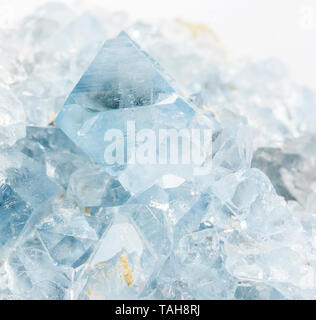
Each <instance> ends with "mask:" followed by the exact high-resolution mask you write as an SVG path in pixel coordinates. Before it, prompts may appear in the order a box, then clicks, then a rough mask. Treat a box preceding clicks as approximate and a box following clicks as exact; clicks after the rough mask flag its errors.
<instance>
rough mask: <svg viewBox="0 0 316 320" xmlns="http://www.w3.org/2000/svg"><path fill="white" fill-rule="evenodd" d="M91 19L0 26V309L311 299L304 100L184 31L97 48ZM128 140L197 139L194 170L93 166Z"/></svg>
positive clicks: (265, 70) (311, 117)
mask: <svg viewBox="0 0 316 320" xmlns="http://www.w3.org/2000/svg"><path fill="white" fill-rule="evenodd" d="M52 12H54V14H51V13H52ZM100 14H101V13H100V12H99V15H100ZM108 17H109V16H108ZM100 21H101V20H100ZM104 21H107V19H103V20H102V23H100V22H99V20H98V18H97V17H96V16H95V15H93V14H91V13H85V14H83V15H80V16H78V17H76V14H75V13H74V12H73V11H72V10H71V9H69V8H67V7H66V6H63V5H56V4H55V5H53V4H50V5H48V6H44V7H42V8H41V9H39V10H37V11H36V12H35V13H34V14H33V16H31V17H29V18H26V19H24V20H23V22H22V24H21V26H20V29H19V30H0V38H1V40H3V41H1V45H0V46H1V48H0V59H1V61H0V68H2V66H3V68H4V72H3V73H1V75H0V82H1V83H0V299H314V298H315V294H316V291H315V290H316V283H315V266H316V255H315V253H316V250H315V248H316V238H315V235H314V233H313V229H314V227H315V221H316V220H315V218H316V216H315V214H316V212H315V204H316V188H315V183H316V178H315V156H314V153H315V152H314V151H313V150H314V149H315V145H316V142H315V130H314V129H315V127H314V126H313V121H315V118H316V117H315V111H314V110H315V109H314V108H313V107H314V105H315V101H316V99H315V93H314V92H312V90H310V89H307V88H302V87H301V86H299V85H296V84H295V83H294V82H292V81H290V80H289V76H288V75H287V74H286V72H285V70H284V69H283V67H282V66H281V65H280V64H279V63H278V62H276V61H275V60H270V61H268V62H263V63H254V62H250V61H248V60H244V61H242V62H238V63H236V62H232V61H228V60H227V59H226V58H225V57H224V49H223V48H222V47H221V45H220V44H219V43H218V41H217V38H216V36H215V35H214V33H213V32H212V31H211V30H209V29H207V28H206V27H204V26H202V25H194V24H190V23H186V22H184V21H182V20H178V21H175V22H172V23H170V24H166V25H158V26H151V25H145V24H141V23H138V24H136V25H132V26H129V27H128V28H127V32H121V33H119V35H118V36H117V37H115V38H113V39H111V40H107V41H106V42H105V43H104V44H103V46H102V42H103V41H104V39H105V38H108V37H109V35H113V33H115V32H118V29H119V28H120V27H121V25H122V20H121V19H114V18H113V17H111V18H109V19H108V21H109V22H108V23H107V22H104ZM115 21H118V22H116V23H115ZM21 30H23V32H22V31H21ZM136 41H137V42H139V44H137V43H136ZM206 44H207V45H206ZM144 49H146V51H147V52H148V53H149V54H151V55H152V56H153V57H154V58H155V59H156V60H158V61H159V62H161V63H162V64H163V65H164V67H165V68H166V69H167V70H168V72H170V74H171V76H169V75H167V73H166V72H165V71H164V70H165V69H163V68H162V67H161V66H160V65H159V64H158V63H157V62H156V61H155V60H154V59H152V58H151V57H150V56H149V55H148V54H147V53H145V52H144ZM94 56H95V58H93V57H94ZM172 78H174V79H176V82H177V83H178V85H176V82H175V81H174V80H172ZM57 113H58V116H57V118H56V114H57ZM131 128H132V131H133V130H134V131H136V132H140V131H142V130H143V132H146V134H147V138H148V137H150V135H149V133H148V132H149V129H150V130H151V133H153V134H154V135H158V134H159V130H161V129H163V130H174V131H177V130H178V131H180V130H188V131H182V132H194V130H209V131H211V135H209V136H204V140H206V143H205V141H204V144H203V147H202V148H201V149H197V147H198V145H199V138H200V137H199V138H197V137H195V138H193V136H192V139H191V140H190V143H191V144H190V146H191V148H192V150H193V151H192V152H191V156H192V154H193V155H196V154H198V153H200V151H201V152H202V151H203V152H202V153H203V155H204V157H203V161H202V162H199V163H198V164H197V163H191V162H190V161H189V163H172V164H170V163H168V161H169V160H170V159H171V155H170V154H169V155H167V156H166V160H168V161H167V163H163V164H161V163H159V162H158V161H156V162H154V163H153V162H150V161H149V163H148V162H146V163H137V161H136V162H135V161H134V162H133V161H129V160H131V158H132V156H131V154H129V153H128V152H127V151H128V149H129V148H130V147H131V145H127V146H124V148H123V154H124V159H123V160H124V161H123V162H122V163H116V162H112V163H109V162H107V161H106V159H107V158H106V156H109V153H107V151H106V150H109V149H108V148H109V146H111V145H112V144H113V141H111V140H110V139H107V138H108V137H107V135H106V133H107V132H108V131H109V130H113V129H114V130H116V133H117V132H118V131H119V132H120V133H121V136H120V137H121V140H122V141H123V140H124V141H126V138H128V137H129V134H130V130H131ZM146 130H147V131H146ZM205 132H206V131H205ZM267 133H269V134H267ZM121 140H118V141H121ZM187 141H188V137H187V136H186V135H185V134H183V136H182V140H181V143H180V144H179V145H180V146H181V147H182V148H184V147H185V145H186V143H187ZM130 142H131V141H130ZM169 142H170V141H168V139H166V138H165V139H162V140H157V141H155V143H153V141H152V140H151V143H150V144H148V143H146V139H144V140H140V141H136V143H135V145H134V146H133V148H132V149H134V151H135V153H136V154H138V153H139V152H141V151H144V150H145V149H146V148H147V151H148V150H149V151H150V150H154V151H153V153H152V154H151V156H152V158H150V157H149V158H148V159H149V160H152V159H153V158H155V160H157V159H158V158H159V157H158V156H159V152H160V150H161V147H167V146H168V143H169ZM116 146H118V144H116ZM145 146H146V148H145ZM115 151H116V152H117V149H116V150H115ZM253 151H254V152H253ZM116 152H115V154H114V155H113V154H112V158H114V159H118V155H117V154H116ZM253 155H254V156H253ZM196 169H200V170H199V171H198V172H199V174H196V172H197V171H196ZM202 169H203V170H202ZM206 169H207V170H206ZM201 173H203V174H201Z"/></svg>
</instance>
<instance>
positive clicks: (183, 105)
mask: <svg viewBox="0 0 316 320" xmlns="http://www.w3.org/2000/svg"><path fill="white" fill-rule="evenodd" d="M170 81H171V79H169V78H168V76H166V75H164V74H163V72H162V70H161V69H160V67H159V65H158V64H157V63H156V62H155V61H154V60H152V59H151V58H150V57H149V56H148V55H147V54H146V53H145V52H143V51H142V50H141V49H140V47H139V46H138V45H137V44H136V43H135V42H134V41H133V40H131V39H130V37H129V36H128V35H127V34H126V33H125V32H121V33H120V34H119V35H118V36H117V37H116V38H115V39H112V40H108V41H107V42H105V44H104V45H103V47H102V48H101V49H100V51H99V53H98V55H97V56H96V57H95V59H94V60H93V61H92V63H91V65H90V66H89V68H88V69H87V71H86V72H85V74H84V75H83V76H82V77H81V79H80V81H79V82H78V83H77V85H76V86H75V88H74V89H73V91H72V92H71V94H70V95H69V97H68V99H67V101H66V102H65V105H64V107H63V109H62V111H61V112H60V113H59V115H58V117H57V120H56V124H57V125H58V126H59V127H60V128H61V129H62V130H63V131H64V132H65V133H66V134H67V135H68V137H70V138H71V139H72V140H73V141H74V142H75V143H76V144H77V145H78V146H79V147H80V148H81V149H82V150H83V151H84V152H85V153H86V154H88V155H89V156H90V157H91V158H92V159H93V160H94V162H96V163H97V164H101V165H104V166H106V167H107V168H109V167H110V168H111V170H110V173H111V174H113V167H115V170H114V171H115V172H116V174H117V176H119V175H120V174H121V173H122V172H123V171H124V170H125V169H130V168H128V165H127V160H129V159H130V154H129V153H128V151H126V149H127V148H128V147H127V144H128V133H129V132H130V131H134V132H135V131H136V133H137V132H139V131H140V130H142V129H150V130H154V131H155V133H157V132H158V130H159V129H161V128H176V129H182V128H187V127H188V126H189V125H190V123H191V122H192V119H193V117H194V115H195V111H194V110H193V109H192V107H191V106H190V105H189V104H188V103H187V102H185V101H184V100H183V99H182V98H181V97H180V96H179V95H178V94H177V93H176V91H175V89H174V88H173V87H172V86H171V85H170V84H169V82H170ZM129 125H130V126H133V129H132V130H131V129H130V127H129ZM109 130H116V131H115V132H117V131H119V132H120V133H121V138H122V139H126V140H124V142H123V143H124V162H123V163H120V165H119V166H117V165H115V166H113V163H112V164H110V165H109V162H107V161H106V160H105V153H106V150H107V147H109V146H110V145H111V144H112V143H113V140H111V139H108V138H106V134H107V132H109ZM126 137H127V138H126ZM125 143H126V144H125ZM159 143H160V142H159ZM138 146H139V144H138V145H137V142H136V146H135V147H134V148H137V147H138ZM125 152H126V153H125ZM142 168H143V167H142ZM142 170H145V171H151V169H149V170H146V169H145V168H143V169H142ZM164 170H165V168H164V169H162V171H164ZM130 171H131V170H125V172H130ZM132 171H133V172H136V171H135V170H132ZM162 171H161V170H160V169H159V173H158V172H156V173H155V178H156V176H159V175H160V174H161V172H162ZM152 172H154V171H152ZM153 174H154V173H153ZM144 178H145V177H144ZM131 179H133V178H132V177H131V178H129V177H126V173H125V176H124V178H122V181H125V185H124V187H126V188H127V189H129V190H131V189H132V188H134V187H133V186H132V185H129V182H126V181H130V180H131ZM153 179H154V177H150V179H147V180H150V181H152V180H153ZM119 180H120V179H119ZM120 181H121V180H120ZM122 181H121V183H123V184H124V182H122ZM143 185H144V187H146V186H147V185H146V183H145V182H144V183H143ZM138 191H140V190H138Z"/></svg>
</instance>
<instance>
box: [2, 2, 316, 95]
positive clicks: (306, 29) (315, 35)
mask: <svg viewBox="0 0 316 320" xmlns="http://www.w3.org/2000/svg"><path fill="white" fill-rule="evenodd" d="M45 2H47V1H43V0H0V25H1V26H5V25H10V24H11V23H14V21H16V20H17V19H18V18H20V17H21V16H23V15H26V14H29V13H30V12H32V10H34V8H35V7H37V6H38V5H40V4H43V3H45ZM59 2H60V1H59ZM63 2H64V3H67V4H68V3H69V4H70V5H71V7H76V8H80V10H82V9H83V8H87V7H89V6H90V7H93V6H99V7H100V6H102V7H104V8H105V9H107V10H109V11H110V12H111V11H117V10H124V11H126V12H127V13H128V14H129V15H130V17H131V18H132V19H135V20H144V21H151V20H153V19H166V18H167V19H168V18H182V19H185V20H187V21H189V22H195V23H204V24H206V25H208V26H209V27H210V28H212V29H213V31H215V32H216V34H217V35H218V36H219V38H220V39H221V41H222V43H223V44H224V45H225V47H226V48H227V49H228V50H229V52H230V53H231V54H232V55H233V56H236V57H240V56H248V57H252V58H259V59H260V58H267V57H277V58H279V59H280V60H282V61H283V62H285V63H286V64H287V65H288V67H289V69H290V71H291V77H292V78H294V79H295V80H296V81H297V82H300V83H302V84H307V85H309V86H310V87H313V88H315V89H316V63H315V59H316V0H216V1H215V0H213V1H211V0H194V1H191V0H156V1H153V0H103V1H96V0H90V1H88V2H87V1H83V0H81V1H78V0H77V1H73V0H69V1H66V0H64V1H63Z"/></svg>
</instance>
